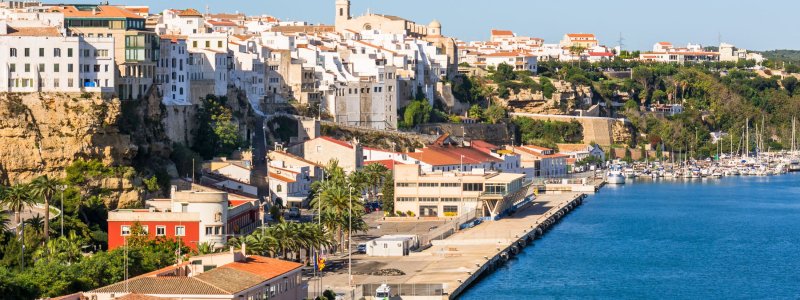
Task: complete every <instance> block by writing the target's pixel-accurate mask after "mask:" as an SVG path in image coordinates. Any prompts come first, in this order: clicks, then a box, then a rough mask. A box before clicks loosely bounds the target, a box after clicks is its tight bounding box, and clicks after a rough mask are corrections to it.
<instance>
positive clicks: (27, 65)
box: [25, 64, 31, 72]
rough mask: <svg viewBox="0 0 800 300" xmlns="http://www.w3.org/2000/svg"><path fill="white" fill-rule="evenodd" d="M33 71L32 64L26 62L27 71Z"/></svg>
mask: <svg viewBox="0 0 800 300" xmlns="http://www.w3.org/2000/svg"><path fill="white" fill-rule="evenodd" d="M30 71H31V64H25V72H30Z"/></svg>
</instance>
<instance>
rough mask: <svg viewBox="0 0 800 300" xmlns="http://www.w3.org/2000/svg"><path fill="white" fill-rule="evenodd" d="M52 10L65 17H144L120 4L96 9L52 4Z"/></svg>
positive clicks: (101, 6)
mask: <svg viewBox="0 0 800 300" xmlns="http://www.w3.org/2000/svg"><path fill="white" fill-rule="evenodd" d="M50 11H53V12H61V13H63V14H64V17H65V18H128V19H144V17H142V16H140V15H137V14H135V13H133V12H132V11H130V10H127V9H125V8H123V7H120V6H111V5H98V6H97V9H96V10H94V11H92V10H79V9H78V8H76V7H75V6H73V5H66V6H61V5H58V6H54V7H53V8H51V9H50Z"/></svg>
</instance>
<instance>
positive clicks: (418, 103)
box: [403, 99, 433, 128]
mask: <svg viewBox="0 0 800 300" xmlns="http://www.w3.org/2000/svg"><path fill="white" fill-rule="evenodd" d="M432 111H433V107H431V105H430V104H429V103H428V101H427V100H424V99H423V100H415V101H411V103H410V104H409V105H408V106H406V110H405V112H404V113H403V123H404V124H405V126H407V127H409V128H411V127H414V126H417V125H419V124H424V123H428V122H429V121H430V118H431V112H432Z"/></svg>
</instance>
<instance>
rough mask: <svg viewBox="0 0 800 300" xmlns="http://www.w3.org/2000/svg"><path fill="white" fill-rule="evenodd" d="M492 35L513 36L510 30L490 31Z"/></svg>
mask: <svg viewBox="0 0 800 300" xmlns="http://www.w3.org/2000/svg"><path fill="white" fill-rule="evenodd" d="M492 35H507V36H513V35H514V32H513V31H511V30H500V29H492Z"/></svg>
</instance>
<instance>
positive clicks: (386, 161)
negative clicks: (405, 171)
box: [364, 159, 404, 170]
mask: <svg viewBox="0 0 800 300" xmlns="http://www.w3.org/2000/svg"><path fill="white" fill-rule="evenodd" d="M371 164H379V165H383V166H384V167H386V168H387V169H389V170H394V166H395V165H404V163H400V162H397V161H394V160H392V159H384V160H370V161H365V162H364V166H368V165H371Z"/></svg>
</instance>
